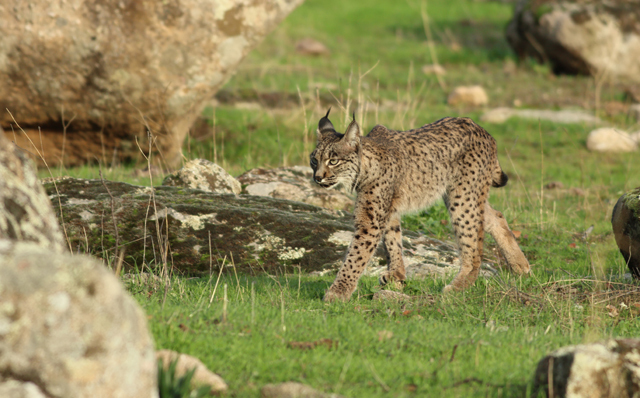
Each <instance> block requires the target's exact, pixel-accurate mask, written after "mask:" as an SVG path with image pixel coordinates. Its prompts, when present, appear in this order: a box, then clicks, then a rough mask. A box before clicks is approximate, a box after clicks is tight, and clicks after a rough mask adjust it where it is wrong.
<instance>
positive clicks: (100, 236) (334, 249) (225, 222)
mask: <svg viewBox="0 0 640 398" xmlns="http://www.w3.org/2000/svg"><path fill="white" fill-rule="evenodd" d="M106 185H107V186H108V187H109V190H110V191H111V194H112V195H113V196H114V198H115V202H114V208H115V213H114V217H115V220H116V224H117V225H118V232H119V236H120V242H121V243H122V245H123V246H125V247H126V258H125V267H129V268H131V267H132V266H133V264H136V265H137V267H138V268H140V267H142V264H149V263H152V264H153V267H157V266H159V264H162V261H163V257H162V253H165V252H166V250H167V245H168V253H169V255H170V257H169V258H167V259H166V260H167V262H168V264H170V266H171V267H173V269H175V270H176V272H181V273H186V274H196V275H198V274H202V273H209V272H210V271H212V270H216V271H217V270H219V267H220V266H221V265H222V262H223V259H224V258H225V257H226V263H225V264H226V265H227V266H229V263H230V261H231V259H233V264H234V265H235V268H236V269H237V271H238V272H248V273H260V272H265V271H267V272H275V271H280V272H281V271H284V270H287V269H288V270H291V269H292V268H291V267H297V266H300V267H301V269H302V270H303V271H322V270H333V269H337V268H338V267H339V266H340V264H341V262H342V259H343V258H344V254H345V252H346V249H347V247H348V245H349V243H350V242H351V238H352V236H353V216H352V215H351V214H349V213H345V212H343V211H331V210H327V209H323V208H320V207H316V206H312V205H308V204H305V203H301V202H294V201H289V200H283V199H274V198H271V197H261V196H250V195H239V196H235V195H223V194H214V193H209V192H204V191H198V190H190V189H184V188H177V187H155V188H151V187H139V186H134V185H129V184H125V183H120V182H110V181H107V182H106ZM57 187H58V192H59V195H60V196H58V194H57V193H56V191H55V190H54V188H53V184H52V183H51V182H49V183H47V184H45V188H46V190H47V193H48V194H49V195H51V198H52V200H53V201H54V202H57V200H58V198H59V199H60V201H61V203H62V206H61V209H62V214H63V215H64V218H65V220H66V221H65V222H66V229H67V234H68V236H69V239H70V242H71V246H72V247H73V249H74V251H80V252H89V253H92V254H94V255H96V256H98V257H101V256H102V257H109V256H112V251H113V246H114V243H115V238H114V235H115V233H114V232H115V231H114V228H113V222H112V219H111V217H112V215H111V198H110V196H109V194H108V193H107V191H106V190H105V188H104V187H103V185H102V183H101V182H100V181H97V180H81V179H72V178H66V179H62V180H58V181H57ZM404 235H405V239H404V241H403V244H404V247H405V250H404V255H405V265H406V268H407V276H409V277H425V276H435V277H445V276H449V275H452V274H453V273H455V272H457V271H458V269H459V268H458V267H459V265H458V254H457V251H456V250H455V246H454V245H453V244H451V243H445V242H441V241H438V240H435V239H430V238H427V237H424V236H420V235H418V234H416V233H414V232H411V231H404ZM209 242H211V244H209ZM485 253H487V256H490V251H489V250H486V251H485ZM383 259H384V253H383V251H382V249H381V248H378V251H377V252H376V255H375V256H374V258H373V260H372V261H371V263H370V264H369V267H368V272H369V273H371V274H374V275H376V274H378V273H380V272H382V271H383V270H384V269H385V267H386V265H385V261H384V260H383ZM490 259H491V257H486V258H485V260H487V261H488V262H490V263H492V262H495V261H493V260H490ZM484 267H485V269H486V270H487V271H484V272H485V273H486V275H490V274H492V271H491V267H490V265H489V264H485V265H484ZM228 269H229V271H230V272H231V271H232V268H231V267H229V268H228Z"/></svg>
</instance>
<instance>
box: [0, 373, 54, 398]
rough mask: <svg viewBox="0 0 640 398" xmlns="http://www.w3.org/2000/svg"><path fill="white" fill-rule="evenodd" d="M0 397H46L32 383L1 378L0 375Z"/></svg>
mask: <svg viewBox="0 0 640 398" xmlns="http://www.w3.org/2000/svg"><path fill="white" fill-rule="evenodd" d="M0 397H3V398H47V397H46V396H45V395H44V394H43V393H42V390H40V388H38V386H37V385H35V384H34V383H32V382H30V381H27V382H23V381H18V380H6V381H5V380H3V378H2V377H1V376H0Z"/></svg>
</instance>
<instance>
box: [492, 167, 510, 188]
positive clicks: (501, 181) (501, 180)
mask: <svg viewBox="0 0 640 398" xmlns="http://www.w3.org/2000/svg"><path fill="white" fill-rule="evenodd" d="M508 181H509V176H507V175H506V174H505V172H504V171H502V170H500V176H499V177H498V178H497V179H494V180H493V181H492V182H491V186H492V187H494V188H500V187H504V186H505V185H507V182H508Z"/></svg>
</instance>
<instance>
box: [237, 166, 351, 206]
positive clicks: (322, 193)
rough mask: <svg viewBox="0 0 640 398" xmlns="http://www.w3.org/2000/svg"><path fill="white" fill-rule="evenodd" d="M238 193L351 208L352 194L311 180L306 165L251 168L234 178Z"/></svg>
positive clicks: (309, 170)
mask: <svg viewBox="0 0 640 398" xmlns="http://www.w3.org/2000/svg"><path fill="white" fill-rule="evenodd" d="M238 181H240V183H241V184H242V185H243V188H242V193H246V194H248V195H257V196H270V197H272V198H276V199H288V200H295V201H298V202H304V203H308V204H310V205H314V206H320V207H324V208H326V209H332V210H345V211H352V210H353V203H354V201H355V197H354V196H353V195H350V194H348V193H347V192H346V190H345V189H344V188H340V189H326V188H322V187H320V186H319V185H318V184H316V183H314V182H313V170H312V169H311V167H306V166H293V167H280V168H277V169H260V168H258V169H251V170H249V171H247V172H246V173H244V174H242V175H241V176H240V177H238Z"/></svg>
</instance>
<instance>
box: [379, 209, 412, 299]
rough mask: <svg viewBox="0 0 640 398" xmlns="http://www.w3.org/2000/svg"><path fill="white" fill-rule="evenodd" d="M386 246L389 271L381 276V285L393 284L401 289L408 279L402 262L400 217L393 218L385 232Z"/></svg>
mask: <svg viewBox="0 0 640 398" xmlns="http://www.w3.org/2000/svg"><path fill="white" fill-rule="evenodd" d="M383 240H384V246H385V252H386V254H387V271H386V272H383V273H382V275H380V279H379V282H380V285H383V286H384V285H386V284H388V283H393V284H394V285H396V287H398V288H401V287H402V286H403V284H404V280H405V279H406V276H405V272H404V262H403V261H402V230H401V229H400V215H399V214H396V215H394V216H393V217H391V220H389V224H388V225H387V228H386V229H385V231H384V237H383Z"/></svg>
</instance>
